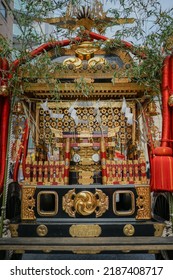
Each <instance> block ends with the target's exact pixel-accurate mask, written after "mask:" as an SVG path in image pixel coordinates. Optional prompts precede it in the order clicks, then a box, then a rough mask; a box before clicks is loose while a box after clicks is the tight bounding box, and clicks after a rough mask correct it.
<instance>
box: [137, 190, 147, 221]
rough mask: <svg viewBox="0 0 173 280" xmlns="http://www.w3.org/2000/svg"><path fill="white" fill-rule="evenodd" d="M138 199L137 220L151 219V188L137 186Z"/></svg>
mask: <svg viewBox="0 0 173 280" xmlns="http://www.w3.org/2000/svg"><path fill="white" fill-rule="evenodd" d="M135 188H136V192H137V195H138V197H137V199H136V206H137V207H138V210H137V215H136V219H137V220H142V219H151V197H150V195H151V194H150V187H149V186H148V185H144V186H136V187H135Z"/></svg>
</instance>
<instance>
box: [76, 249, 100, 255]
mask: <svg viewBox="0 0 173 280" xmlns="http://www.w3.org/2000/svg"><path fill="white" fill-rule="evenodd" d="M100 252H101V251H98V250H74V251H73V253H74V254H80V255H81V254H82V255H83V254H87V255H95V254H99V253H100Z"/></svg>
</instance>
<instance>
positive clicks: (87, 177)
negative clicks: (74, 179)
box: [78, 162, 94, 185]
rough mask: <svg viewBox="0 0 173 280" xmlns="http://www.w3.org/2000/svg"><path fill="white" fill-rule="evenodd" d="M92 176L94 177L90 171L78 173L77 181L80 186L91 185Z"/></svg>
mask: <svg viewBox="0 0 173 280" xmlns="http://www.w3.org/2000/svg"><path fill="white" fill-rule="evenodd" d="M87 164H88V162H87ZM93 175H94V173H93V172H92V171H86V170H84V171H80V172H79V179H78V182H79V184H82V185H90V184H93V182H94V180H93Z"/></svg>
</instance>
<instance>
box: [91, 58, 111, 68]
mask: <svg viewBox="0 0 173 280" xmlns="http://www.w3.org/2000/svg"><path fill="white" fill-rule="evenodd" d="M98 64H102V65H106V64H107V61H106V59H105V58H103V57H93V58H91V59H90V60H89V61H88V65H89V67H94V66H96V65H98Z"/></svg>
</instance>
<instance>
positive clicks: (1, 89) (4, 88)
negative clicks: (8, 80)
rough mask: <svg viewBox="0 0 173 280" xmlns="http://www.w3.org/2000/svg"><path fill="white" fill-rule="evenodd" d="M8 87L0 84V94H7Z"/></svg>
mask: <svg viewBox="0 0 173 280" xmlns="http://www.w3.org/2000/svg"><path fill="white" fill-rule="evenodd" d="M8 94H9V93H8V87H7V86H6V85H3V86H0V95H2V96H8Z"/></svg>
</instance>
